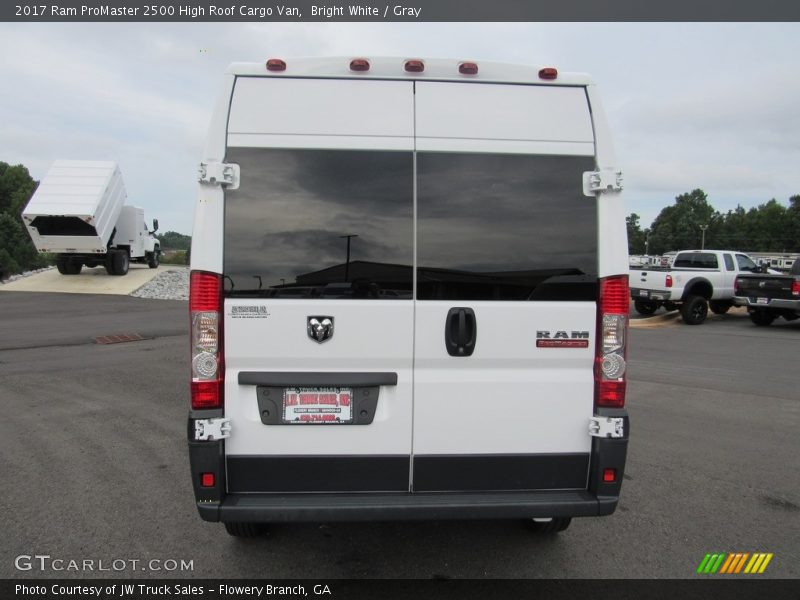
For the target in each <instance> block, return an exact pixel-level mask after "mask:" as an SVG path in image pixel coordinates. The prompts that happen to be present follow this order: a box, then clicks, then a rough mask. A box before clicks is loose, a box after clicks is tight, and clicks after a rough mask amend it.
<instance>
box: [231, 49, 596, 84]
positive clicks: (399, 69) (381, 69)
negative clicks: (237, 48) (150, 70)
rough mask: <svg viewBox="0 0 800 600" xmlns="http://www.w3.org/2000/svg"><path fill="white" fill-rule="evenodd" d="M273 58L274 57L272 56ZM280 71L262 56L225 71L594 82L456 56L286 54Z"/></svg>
mask: <svg viewBox="0 0 800 600" xmlns="http://www.w3.org/2000/svg"><path fill="white" fill-rule="evenodd" d="M276 58H277V57H276ZM356 58H358V59H366V60H368V61H369V70H368V71H351V70H350V61H352V60H354V59H356ZM281 60H283V61H284V63H285V65H286V68H285V70H283V71H268V70H267V68H266V62H267V60H266V59H265V60H264V62H260V63H239V62H237V63H232V64H231V65H230V66H229V67H228V70H227V72H228V73H230V74H233V75H236V76H246V77H253V76H261V77H319V78H339V79H342V78H348V79H401V80H403V79H405V80H420V81H460V82H470V81H477V82H482V83H489V82H492V83H520V84H537V85H570V86H586V85H593V84H594V82H593V81H592V80H591V78H590V77H589V76H588V75H586V74H585V73H563V72H561V71H559V72H558V76H557V77H556V78H555V79H541V78H540V77H539V70H540V69H541V68H544V67H548V66H549V65H539V66H534V65H520V64H512V63H502V62H491V61H475V60H457V59H442V58H432V59H427V58H426V59H423V58H418V57H407V58H401V57H370V56H359V57H352V56H340V57H333V58H286V59H281ZM407 60H420V61H422V62H423V63H424V65H425V69H424V71H423V72H421V73H414V72H407V71H406V70H405V68H404V65H405V62H406V61H407ZM464 62H474V63H475V64H477V65H478V73H477V74H475V75H462V74H461V73H459V65H460V64H461V63H464Z"/></svg>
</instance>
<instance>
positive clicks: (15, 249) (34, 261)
mask: <svg viewBox="0 0 800 600" xmlns="http://www.w3.org/2000/svg"><path fill="white" fill-rule="evenodd" d="M37 185H38V184H37V182H35V181H34V180H33V178H32V177H31V176H30V173H28V169H26V168H25V167H23V166H22V165H15V166H11V165H8V164H7V163H4V162H0V271H2V272H3V273H4V274H8V275H11V274H14V273H21V272H22V271H28V270H30V269H38V268H40V267H44V266H47V265H48V264H52V260H53V257H52V256H51V255H49V254H39V253H38V252H37V251H36V248H35V247H34V245H33V242H32V241H31V238H30V236H29V235H28V232H27V231H26V230H25V226H24V225H23V223H22V211H23V209H24V208H25V205H26V204H27V203H28V200H30V198H31V196H32V195H33V192H34V191H35V190H36V186H37Z"/></svg>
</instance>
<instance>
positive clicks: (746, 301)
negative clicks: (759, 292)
mask: <svg viewBox="0 0 800 600" xmlns="http://www.w3.org/2000/svg"><path fill="white" fill-rule="evenodd" d="M733 303H734V304H735V305H736V306H747V307H748V308H777V309H784V310H791V311H795V312H800V300H787V299H784V298H772V299H771V300H769V303H767V304H759V303H758V301H757V299H756V298H755V297H749V296H735V297H734V298H733Z"/></svg>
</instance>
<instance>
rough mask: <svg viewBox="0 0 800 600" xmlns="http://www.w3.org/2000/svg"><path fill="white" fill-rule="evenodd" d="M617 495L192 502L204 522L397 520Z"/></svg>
mask: <svg viewBox="0 0 800 600" xmlns="http://www.w3.org/2000/svg"><path fill="white" fill-rule="evenodd" d="M617 501H618V497H617V496H613V497H597V496H594V495H592V494H590V493H589V492H587V491H566V492H504V493H498V492H493V493H451V494H444V493H440V494H430V493H429V494H420V493H414V494H408V493H405V494H229V495H227V496H226V497H225V498H224V499H223V501H222V502H221V503H208V502H198V504H197V509H198V511H199V512H200V516H201V517H202V518H203V519H204V520H205V521H223V522H236V521H240V522H253V523H258V522H299V521H395V520H397V521H400V520H445V519H516V518H520V519H524V518H531V517H542V518H548V517H592V516H600V515H609V514H611V513H613V512H614V509H615V508H616V506H617Z"/></svg>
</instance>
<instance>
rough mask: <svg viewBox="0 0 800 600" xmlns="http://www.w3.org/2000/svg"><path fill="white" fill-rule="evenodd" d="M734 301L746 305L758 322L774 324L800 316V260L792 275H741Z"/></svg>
mask: <svg viewBox="0 0 800 600" xmlns="http://www.w3.org/2000/svg"><path fill="white" fill-rule="evenodd" d="M733 303H734V304H735V305H736V306H746V307H747V312H748V313H749V314H750V320H751V321H752V322H753V323H755V324H756V325H761V326H766V325H771V324H772V322H773V321H774V320H775V319H777V318H778V317H783V318H784V319H786V320H787V321H794V320H795V319H797V318H800V260H796V261H794V264H792V269H791V271H790V272H789V274H788V275H777V274H776V275H773V274H764V275H740V276H739V277H737V278H736V281H735V282H734V297H733Z"/></svg>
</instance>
